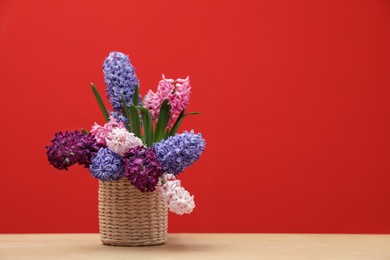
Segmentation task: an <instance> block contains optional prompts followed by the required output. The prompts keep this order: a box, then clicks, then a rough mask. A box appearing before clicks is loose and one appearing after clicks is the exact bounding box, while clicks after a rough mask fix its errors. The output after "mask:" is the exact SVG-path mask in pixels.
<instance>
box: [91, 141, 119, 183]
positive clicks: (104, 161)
mask: <svg viewBox="0 0 390 260" xmlns="http://www.w3.org/2000/svg"><path fill="white" fill-rule="evenodd" d="M89 171H90V172H91V174H92V176H93V177H95V178H97V179H100V180H102V181H111V180H119V179H120V178H122V177H123V176H124V168H123V163H122V158H121V157H120V155H119V154H117V153H115V152H113V151H111V150H110V149H108V148H101V149H100V150H99V151H98V152H97V155H96V157H95V158H93V159H92V164H91V165H90V166H89Z"/></svg>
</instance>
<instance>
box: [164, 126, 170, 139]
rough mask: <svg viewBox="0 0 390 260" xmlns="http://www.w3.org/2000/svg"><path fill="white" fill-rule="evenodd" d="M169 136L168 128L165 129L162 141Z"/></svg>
mask: <svg viewBox="0 0 390 260" xmlns="http://www.w3.org/2000/svg"><path fill="white" fill-rule="evenodd" d="M168 136H169V128H167V129H166V130H165V132H164V135H163V139H167V138H168Z"/></svg>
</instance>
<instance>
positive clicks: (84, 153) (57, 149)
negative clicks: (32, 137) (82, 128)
mask: <svg viewBox="0 0 390 260" xmlns="http://www.w3.org/2000/svg"><path fill="white" fill-rule="evenodd" d="M51 142H52V144H51V145H50V146H46V150H47V151H46V155H47V158H48V160H49V163H50V164H52V165H53V166H54V167H55V168H57V169H59V170H68V167H70V166H72V165H74V164H76V163H78V164H79V165H84V167H86V168H88V167H89V165H90V164H91V160H92V158H93V157H95V156H96V153H97V151H98V150H99V149H100V147H101V145H99V144H98V143H97V141H96V139H95V138H94V137H93V135H91V134H82V133H80V132H79V131H74V132H68V131H66V132H65V133H63V132H58V133H56V134H55V135H54V138H53V139H52V140H51Z"/></svg>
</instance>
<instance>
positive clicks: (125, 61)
mask: <svg viewBox="0 0 390 260" xmlns="http://www.w3.org/2000/svg"><path fill="white" fill-rule="evenodd" d="M103 72H104V82H105V83H106V85H107V90H106V91H107V98H108V100H109V101H110V103H111V105H112V107H113V108H114V110H115V111H121V110H122V109H123V105H122V99H121V95H122V96H123V99H124V100H125V103H126V105H127V106H130V105H131V103H132V102H133V96H134V91H135V86H136V85H138V86H139V80H138V78H137V75H136V74H135V68H134V67H133V65H132V64H131V61H130V59H129V57H128V56H127V55H126V54H124V53H121V52H111V53H110V54H109V55H108V57H107V58H106V59H105V61H104V63H103Z"/></svg>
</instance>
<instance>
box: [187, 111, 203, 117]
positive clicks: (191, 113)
mask: <svg viewBox="0 0 390 260" xmlns="http://www.w3.org/2000/svg"><path fill="white" fill-rule="evenodd" d="M199 114H200V112H189V113H188V114H186V116H193V115H199Z"/></svg>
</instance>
